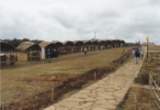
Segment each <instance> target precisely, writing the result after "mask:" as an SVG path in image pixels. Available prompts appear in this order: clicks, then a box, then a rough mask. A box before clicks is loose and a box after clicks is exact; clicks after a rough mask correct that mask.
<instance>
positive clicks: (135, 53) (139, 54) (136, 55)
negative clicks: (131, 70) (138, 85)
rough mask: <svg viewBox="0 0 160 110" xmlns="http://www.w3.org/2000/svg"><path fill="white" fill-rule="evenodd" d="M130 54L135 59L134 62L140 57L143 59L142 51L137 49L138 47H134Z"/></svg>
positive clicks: (137, 61)
mask: <svg viewBox="0 0 160 110" xmlns="http://www.w3.org/2000/svg"><path fill="white" fill-rule="evenodd" d="M132 55H133V58H134V59H135V61H136V64H138V63H139V61H140V59H143V57H144V52H143V50H142V49H139V48H135V49H133V50H132Z"/></svg>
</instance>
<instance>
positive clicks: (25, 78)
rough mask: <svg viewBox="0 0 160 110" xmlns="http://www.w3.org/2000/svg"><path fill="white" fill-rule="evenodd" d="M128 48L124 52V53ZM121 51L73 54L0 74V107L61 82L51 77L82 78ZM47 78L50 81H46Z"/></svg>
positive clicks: (11, 69) (110, 50)
mask: <svg viewBox="0 0 160 110" xmlns="http://www.w3.org/2000/svg"><path fill="white" fill-rule="evenodd" d="M128 49H129V48H126V49H125V51H127V50H128ZM122 52H123V49H122V48H116V49H109V50H103V51H96V52H89V53H88V54H87V55H86V56H85V55H83V53H76V54H71V55H66V56H61V57H59V58H57V59H53V60H52V62H51V63H39V64H31V65H26V66H20V67H16V68H10V69H3V70H1V84H2V86H1V96H2V97H1V101H2V102H1V104H3V105H4V104H9V103H11V102H13V101H15V99H16V100H20V99H23V98H26V97H29V96H33V95H35V94H37V93H40V92H43V91H46V90H48V89H50V88H51V87H54V86H55V85H56V84H57V83H59V82H61V81H63V80H64V79H65V78H66V77H64V78H62V79H61V80H58V81H56V80H54V79H55V75H57V74H59V75H62V76H63V75H64V74H65V75H66V74H68V75H67V78H69V77H73V76H74V75H77V74H82V73H84V72H86V71H88V70H90V69H93V68H99V67H104V66H107V65H109V64H110V63H111V62H112V61H113V60H115V59H118V58H119V57H120V56H121V55H122ZM48 78H51V79H50V80H48Z"/></svg>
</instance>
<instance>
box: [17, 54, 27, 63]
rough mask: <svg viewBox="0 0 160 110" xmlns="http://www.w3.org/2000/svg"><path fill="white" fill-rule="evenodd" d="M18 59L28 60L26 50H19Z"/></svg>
mask: <svg viewBox="0 0 160 110" xmlns="http://www.w3.org/2000/svg"><path fill="white" fill-rule="evenodd" d="M17 59H18V61H27V53H25V52H18V53H17Z"/></svg>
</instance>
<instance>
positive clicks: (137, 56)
mask: <svg viewBox="0 0 160 110" xmlns="http://www.w3.org/2000/svg"><path fill="white" fill-rule="evenodd" d="M135 60H136V64H138V63H139V60H140V51H139V49H138V48H137V49H136V50H135Z"/></svg>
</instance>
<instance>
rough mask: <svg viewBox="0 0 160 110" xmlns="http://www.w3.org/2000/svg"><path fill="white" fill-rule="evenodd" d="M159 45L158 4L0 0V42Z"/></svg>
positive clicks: (148, 0)
mask: <svg viewBox="0 0 160 110" xmlns="http://www.w3.org/2000/svg"><path fill="white" fill-rule="evenodd" d="M95 32H96V38H97V39H104V40H106V39H122V40H125V41H126V42H133V43H134V42H136V41H140V42H145V41H146V36H150V41H151V42H154V43H156V44H160V0H0V38H1V39H13V38H17V39H23V38H29V39H32V40H33V39H39V40H45V41H53V40H59V41H66V40H89V39H93V38H95Z"/></svg>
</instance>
